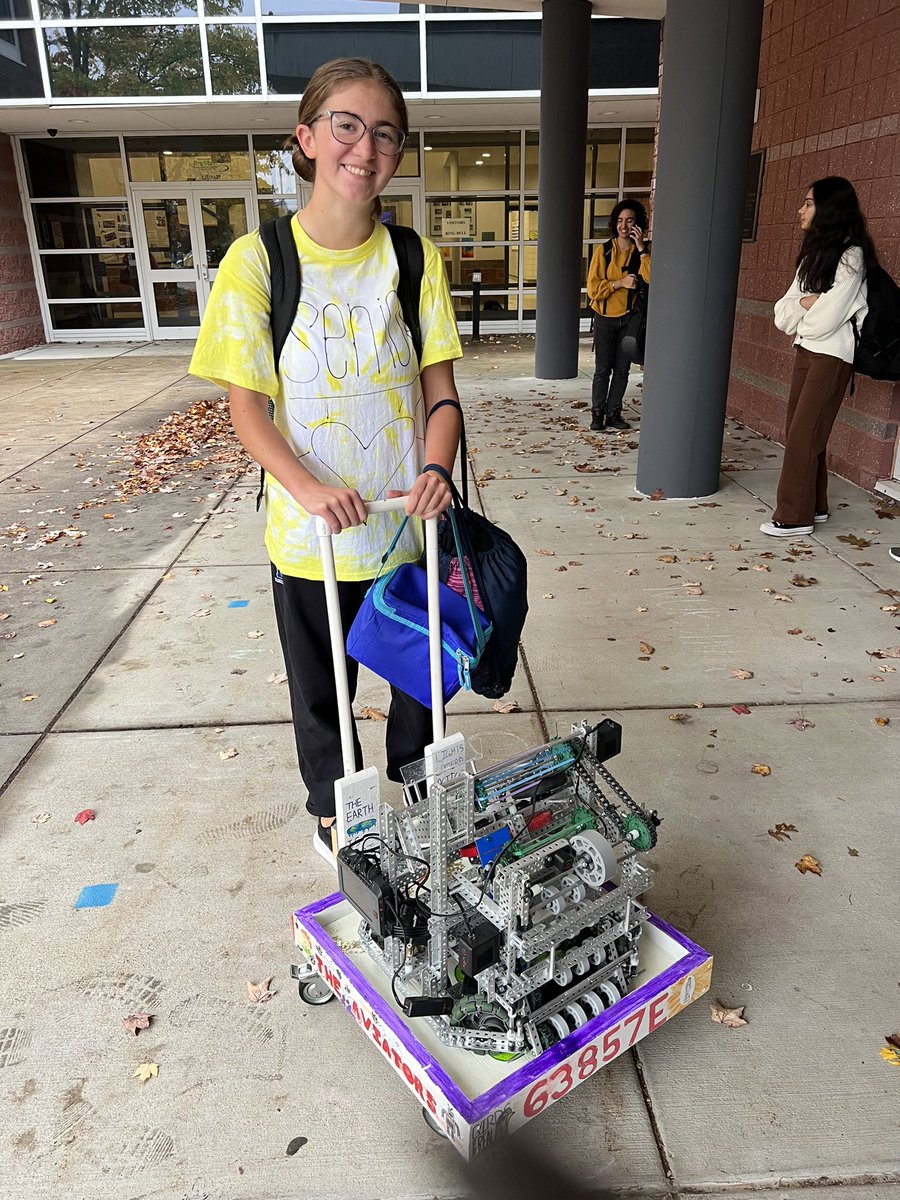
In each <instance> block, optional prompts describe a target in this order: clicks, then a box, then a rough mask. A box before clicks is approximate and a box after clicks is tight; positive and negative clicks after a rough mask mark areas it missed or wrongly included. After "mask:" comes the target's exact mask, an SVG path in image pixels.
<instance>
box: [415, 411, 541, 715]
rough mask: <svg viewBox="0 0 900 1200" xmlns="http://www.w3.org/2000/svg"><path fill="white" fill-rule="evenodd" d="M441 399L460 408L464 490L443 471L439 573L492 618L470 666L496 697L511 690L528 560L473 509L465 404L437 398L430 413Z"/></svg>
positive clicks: (476, 688)
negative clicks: (446, 498) (448, 497)
mask: <svg viewBox="0 0 900 1200" xmlns="http://www.w3.org/2000/svg"><path fill="white" fill-rule="evenodd" d="M443 404H451V405H453V407H454V408H456V409H457V410H458V411H459V416H460V437H459V449H460V463H461V468H462V469H461V475H462V495H460V493H459V491H458V490H457V488H456V485H455V484H454V482H453V480H452V479H451V478H450V476H449V475H448V474H447V473H446V472H445V471H443V470H441V471H440V474H441V476H442V477H443V478H444V480H445V481H446V482H447V484H448V485H449V487H450V491H451V492H452V494H453V504H452V505H451V507H450V508H449V509H448V510H447V513H446V515H445V518H444V519H443V520H442V521H441V522H440V524H439V526H438V567H439V569H438V578H439V579H440V581H441V582H442V583H447V584H449V585H450V586H451V587H452V588H453V590H454V591H457V592H462V593H464V594H465V595H466V598H467V599H468V600H469V601H470V603H471V602H474V604H475V606H476V607H477V608H480V609H481V611H482V612H483V613H484V615H485V617H487V619H488V621H489V622H490V625H491V627H492V629H491V633H490V635H489V637H488V640H487V644H486V645H485V646H484V648H483V649H482V651H481V655H480V657H479V659H478V662H477V665H475V666H473V667H472V668H471V671H470V683H471V688H472V691H473V692H477V693H478V695H479V696H487V697H488V698H489V699H491V700H496V699H499V697H500V696H505V695H506V693H507V692H508V691H509V689H510V687H511V685H512V680H513V676H514V675H515V673H516V666H517V665H518V661H519V638H520V637H521V635H522V628H523V626H524V625H525V617H526V615H527V614H528V563H527V561H526V559H525V555H524V554H523V553H522V551H521V550H520V549H519V547H518V546H517V545H516V543H515V542H514V541H513V539H512V538H511V537H510V536H509V534H508V533H507V532H506V530H505V529H501V528H500V526H499V525H494V524H493V522H491V521H489V520H488V519H487V518H486V517H483V516H482V515H481V513H479V512H475V511H474V510H473V509H471V508H469V485H468V479H467V475H466V464H467V453H466V430H465V424H464V422H463V416H462V409H461V408H460V406H459V404H458V403H457V401H455V400H439V401H438V403H437V404H435V405H434V407H433V408H432V410H431V413H429V416H431V415H432V414H434V413H435V412H436V411H437V410H438V408H440V407H441V405H443ZM431 470H435V467H434V465H432V467H431ZM461 560H462V561H461ZM463 564H465V567H466V569H465V570H463Z"/></svg>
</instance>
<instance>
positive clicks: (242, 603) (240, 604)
mask: <svg viewBox="0 0 900 1200" xmlns="http://www.w3.org/2000/svg"><path fill="white" fill-rule="evenodd" d="M249 603H250V601H249V600H229V601H228V607H229V608H246V607H247V605H248V604H249Z"/></svg>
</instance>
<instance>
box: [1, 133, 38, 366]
mask: <svg viewBox="0 0 900 1200" xmlns="http://www.w3.org/2000/svg"><path fill="white" fill-rule="evenodd" d="M43 341H44V323H43V321H42V320H41V310H40V306H39V304H38V296H37V289H36V288H35V283H34V268H33V266H32V263H31V254H30V252H29V250H28V235H27V234H26V232H25V218H24V216H23V215H22V200H21V197H20V196H19V184H18V180H17V179H16V169H15V166H14V164H13V156H12V145H11V143H10V140H9V138H8V137H5V136H4V135H2V134H0V354H9V353H10V352H11V351H13V350H27V349H28V347H29V346H39V345H41V344H42V343H43Z"/></svg>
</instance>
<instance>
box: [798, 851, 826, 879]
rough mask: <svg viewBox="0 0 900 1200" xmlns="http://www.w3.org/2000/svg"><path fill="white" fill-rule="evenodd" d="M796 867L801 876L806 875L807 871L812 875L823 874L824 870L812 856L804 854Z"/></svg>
mask: <svg viewBox="0 0 900 1200" xmlns="http://www.w3.org/2000/svg"><path fill="white" fill-rule="evenodd" d="M794 866H795V867H796V868H797V870H798V871H799V872H800V874H801V875H805V874H806V873H807V871H809V872H810V874H812V875H821V874H822V868H821V867H820V866H819V863H818V861H817V860H816V859H815V858H813V856H812V855H811V854H804V855H803V857H802V858H801V859H800V861H799V862H797V863H794Z"/></svg>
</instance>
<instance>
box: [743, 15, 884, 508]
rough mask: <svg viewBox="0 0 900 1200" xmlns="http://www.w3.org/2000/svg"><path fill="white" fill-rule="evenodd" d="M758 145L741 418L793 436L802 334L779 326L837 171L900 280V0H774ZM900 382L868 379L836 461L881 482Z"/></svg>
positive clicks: (837, 445) (776, 434) (844, 422)
mask: <svg viewBox="0 0 900 1200" xmlns="http://www.w3.org/2000/svg"><path fill="white" fill-rule="evenodd" d="M759 88H760V108H759V119H758V121H757V123H756V126H755V129H754V134H753V149H754V150H757V149H765V151H766V165H765V176H764V179H763V189H762V196H761V198H760V209H759V228H758V231H757V237H756V241H755V242H754V243H750V244H747V245H745V246H744V250H743V254H742V256H741V273H740V280H739V284H738V302H737V313H736V317H735V329H734V346H733V351H732V363H731V379H730V382H729V390H728V413H729V416H732V417H734V418H735V419H737V420H739V421H741V422H743V423H744V424H746V425H749V426H750V428H751V429H755V430H757V431H758V432H759V433H762V434H765V435H766V436H767V437H773V438H775V439H776V440H779V441H781V440H783V433H784V415H785V408H786V403H787V391H788V383H789V380H790V374H791V365H792V363H793V349H792V346H791V339H790V338H788V337H786V336H785V335H784V334H782V333H779V332H778V330H777V329H776V328H775V326H774V324H773V323H772V305H773V303H774V302H775V300H777V299H778V298H779V297H780V296H781V295H783V294H784V292H785V291H787V288H788V285H789V284H790V282H791V279H792V278H793V274H794V260H795V259H796V256H797V251H798V249H799V246H800V236H799V225H798V217H797V209H798V208H799V207H800V202H801V200H802V199H803V195H804V192H805V189H806V188H807V187H808V186H809V184H810V183H812V181H813V180H815V179H821V178H822V177H823V176H825V175H843V176H845V177H846V178H847V179H849V180H850V181H851V182H852V183H853V185H854V187H855V188H856V191H857V194H858V195H859V199H860V204H861V207H862V210H863V212H864V213H865V215H866V219H867V221H868V225H869V230H870V232H871V234H872V237H873V238H874V240H875V244H876V247H877V250H878V255H879V258H880V260H881V263H882V265H883V266H884V267H885V268H886V269H887V270H888V271H889V272H890V273H891V274H892V275H893V276H894V278H895V279H900V194H898V193H900V188H898V183H897V179H898V175H900V132H898V131H900V6H898V4H897V2H896V0H767V2H766V8H765V16H764V22H763V37H762V47H761V55H760V65H759ZM898 424H900V386H894V385H892V384H886V383H876V382H874V381H873V380H870V379H859V378H858V379H857V383H856V393H855V395H854V396H852V397H849V396H848V397H846V398H845V400H844V404H843V407H842V408H841V411H840V413H839V415H838V419H837V421H836V422H835V426H834V432H833V433H832V436H831V441H830V443H829V458H828V465H829V467H830V468H831V470H833V471H836V472H837V473H838V474H839V475H843V476H845V477H846V478H847V479H851V480H852V481H853V482H854V483H859V484H861V485H862V486H863V487H866V488H871V487H872V485H873V483H874V482H875V480H876V479H878V478H882V477H885V476H890V474H891V463H892V461H893V456H894V447H895V443H896V440H897V432H898Z"/></svg>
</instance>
